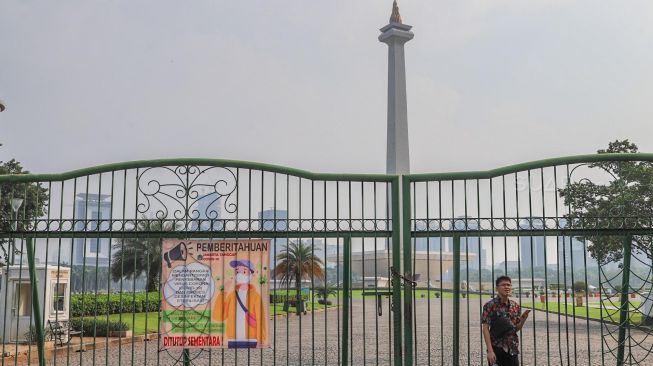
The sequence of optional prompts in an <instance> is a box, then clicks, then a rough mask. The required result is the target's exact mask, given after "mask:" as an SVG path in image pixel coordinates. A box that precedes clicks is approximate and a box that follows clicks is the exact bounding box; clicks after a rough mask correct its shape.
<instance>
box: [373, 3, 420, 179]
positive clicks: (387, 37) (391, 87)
mask: <svg viewBox="0 0 653 366" xmlns="http://www.w3.org/2000/svg"><path fill="white" fill-rule="evenodd" d="M411 28H412V26H410V25H407V24H403V23H402V21H401V15H400V14H399V7H398V6H397V1H396V0H395V1H394V2H393V3H392V15H390V22H389V23H388V25H386V26H385V27H383V28H381V35H380V36H379V41H381V42H383V43H385V44H387V45H388V134H387V139H388V142H387V156H386V157H387V159H386V173H388V174H408V173H410V154H409V149H408V112H407V106H406V61H405V57H404V44H405V43H406V42H408V41H410V40H411V39H413V36H414V34H413V32H411V31H410V29H411Z"/></svg>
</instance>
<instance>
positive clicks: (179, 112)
mask: <svg viewBox="0 0 653 366" xmlns="http://www.w3.org/2000/svg"><path fill="white" fill-rule="evenodd" d="M391 4H392V1H390V0H357V1H345V0H338V1H333V0H329V1H326V0H325V1H299V0H296V1H282V0H276V1H262V0H261V1H233V0H231V1H218V0H207V1H197V0H196V1H189V2H181V1H175V2H172V1H162V0H157V1H134V0H130V1H97V0H96V1H91V0H79V1H69V0H59V1H56V2H52V1H50V2H47V1H12V0H3V1H2V7H1V8H2V10H1V11H0V98H1V99H3V100H5V102H6V104H7V110H6V111H5V112H3V113H2V114H0V141H1V142H3V143H4V146H3V147H2V148H0V160H5V159H8V158H12V157H15V158H18V159H19V160H21V161H22V162H23V163H24V165H25V166H26V167H28V168H29V169H31V170H32V171H34V172H59V171H64V170H71V169H76V168H82V167H86V166H90V165H97V164H102V163H110V162H118V161H127V160H139V159H150V158H164V157H213V158H225V159H239V160H252V161H260V162H267V163H274V164H281V165H288V166H292V167H297V168H302V169H307V170H312V171H316V172H376V173H382V172H384V171H385V138H386V137H385V132H386V130H385V129H386V83H387V46H386V45H385V44H382V43H380V42H379V41H378V40H377V37H378V35H379V30H378V29H379V28H380V27H382V26H384V25H385V24H387V22H388V18H389V15H390V10H391ZM399 6H400V9H401V15H402V17H403V19H404V23H407V24H410V25H412V26H413V27H414V28H413V31H414V33H415V38H414V39H413V40H412V41H411V42H409V43H408V44H407V45H406V57H407V84H408V86H407V88H408V113H409V129H410V141H411V162H412V167H413V171H414V172H427V171H430V172H437V171H450V170H477V169H480V170H484V169H491V168H495V167H498V166H502V165H506V164H513V163H519V162H523V161H529V160H535V159H541V158H548V157H554V156H560V155H572V154H584V153H592V152H594V151H595V150H596V149H598V148H600V147H603V146H605V145H606V144H607V143H608V141H610V140H614V139H616V138H630V139H631V140H633V141H635V142H636V143H638V145H639V146H640V148H641V150H643V151H647V152H652V151H653V140H652V139H651V136H652V135H653V123H652V118H651V116H652V115H653V102H652V101H653V73H652V72H651V67H652V66H651V65H653V2H651V1H627V2H626V1H601V2H597V1H573V2H572V1H568V0H565V1H562V0H560V1H557V0H547V1H535V0H529V1H523V0H477V1H471V0H470V1H465V0H456V1H432V0H431V1H417V0H400V1H399Z"/></svg>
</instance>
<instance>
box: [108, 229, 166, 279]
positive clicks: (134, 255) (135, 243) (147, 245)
mask: <svg viewBox="0 0 653 366" xmlns="http://www.w3.org/2000/svg"><path fill="white" fill-rule="evenodd" d="M173 228H174V225H172V223H169V222H166V223H163V222H162V221H150V222H148V220H143V221H139V222H138V226H137V229H136V231H151V232H162V231H172V230H173ZM162 240H163V239H162V238H125V239H117V240H116V241H115V242H114V243H113V250H114V252H113V256H112V258H111V278H112V279H113V280H114V281H119V280H120V279H121V278H126V279H136V278H137V277H139V276H141V275H143V274H145V275H146V276H147V285H146V286H147V291H148V292H149V291H158V290H159V279H160V277H159V276H160V274H161V243H162Z"/></svg>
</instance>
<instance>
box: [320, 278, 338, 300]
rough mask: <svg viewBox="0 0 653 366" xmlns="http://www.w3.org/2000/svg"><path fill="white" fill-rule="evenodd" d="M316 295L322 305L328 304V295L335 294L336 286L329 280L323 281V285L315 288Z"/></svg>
mask: <svg viewBox="0 0 653 366" xmlns="http://www.w3.org/2000/svg"><path fill="white" fill-rule="evenodd" d="M315 292H316V294H317V296H318V297H319V298H320V300H322V302H323V303H324V305H329V304H330V303H329V296H332V295H333V296H335V295H336V294H337V293H338V291H337V289H336V286H335V285H334V284H332V283H330V282H325V283H324V285H322V286H320V287H318V288H317V289H315Z"/></svg>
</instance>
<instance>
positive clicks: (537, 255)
mask: <svg viewBox="0 0 653 366" xmlns="http://www.w3.org/2000/svg"><path fill="white" fill-rule="evenodd" d="M519 227H520V228H521V229H522V230H531V229H532V230H542V229H543V228H544V226H543V223H542V219H538V218H530V219H524V220H521V222H520V225H519ZM545 250H546V238H545V237H544V236H531V235H526V236H521V237H519V260H520V262H521V268H522V270H524V269H533V268H538V267H544V266H545V265H546V262H547V261H545V260H546V254H545ZM548 262H552V261H548Z"/></svg>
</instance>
